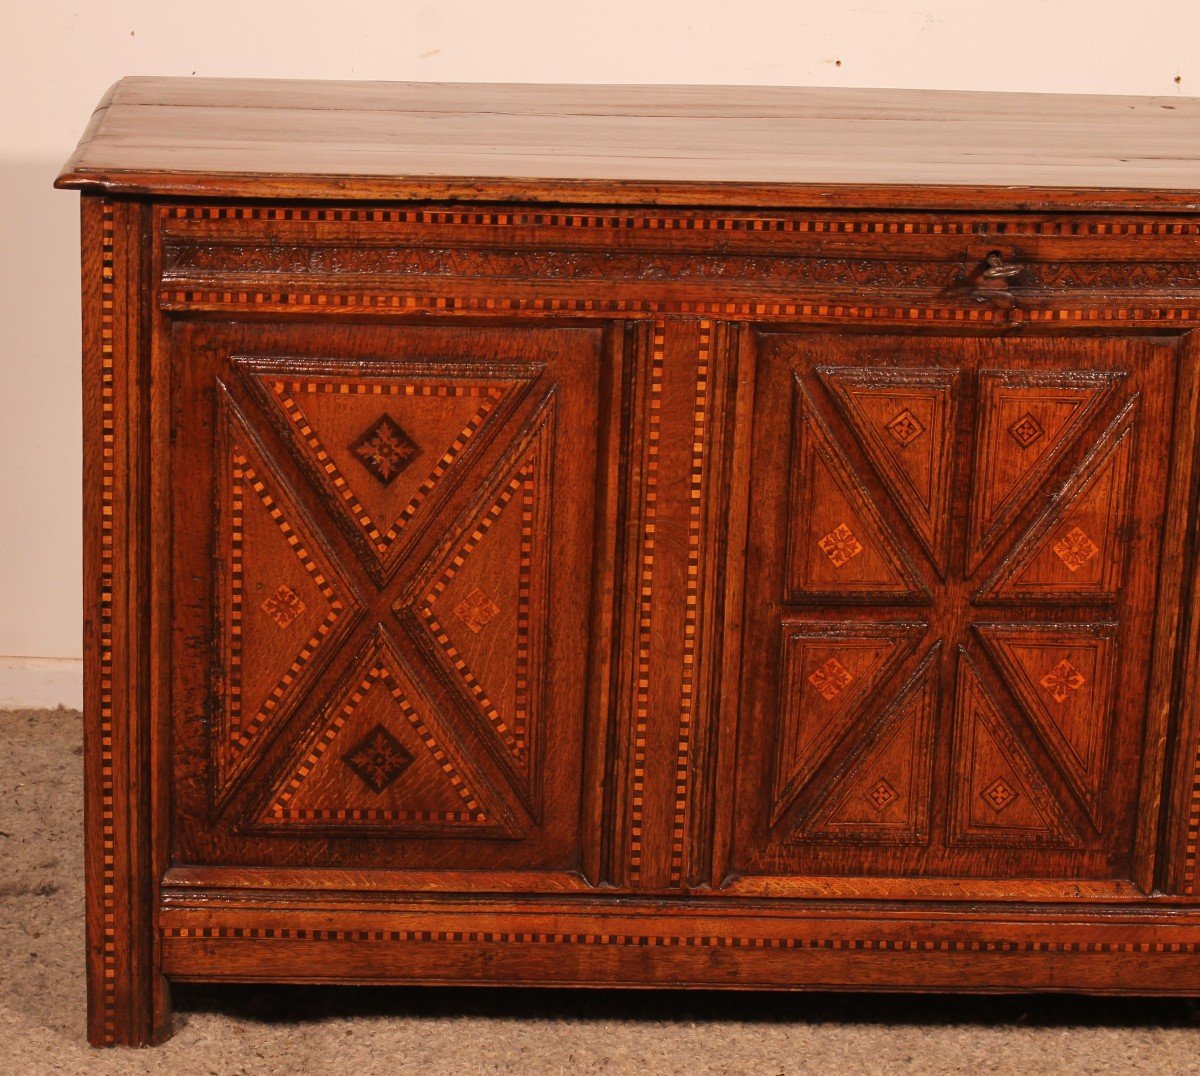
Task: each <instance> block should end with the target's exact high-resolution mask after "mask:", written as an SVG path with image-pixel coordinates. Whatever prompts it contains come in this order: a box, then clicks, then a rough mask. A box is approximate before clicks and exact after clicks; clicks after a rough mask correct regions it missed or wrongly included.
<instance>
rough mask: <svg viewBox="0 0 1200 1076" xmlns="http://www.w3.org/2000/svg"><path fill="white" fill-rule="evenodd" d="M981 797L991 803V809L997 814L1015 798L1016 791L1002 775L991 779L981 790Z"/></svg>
mask: <svg viewBox="0 0 1200 1076" xmlns="http://www.w3.org/2000/svg"><path fill="white" fill-rule="evenodd" d="M983 798H984V799H985V800H986V801H987V802H988V803H990V804H991V805H992V809H993V810H995V812H996V813H997V814H999V813H1000V812H1001V811H1003V810H1004V808H1005V807H1007V806H1009V805H1010V804H1011V803H1012V802H1013V801H1014V800H1015V799H1016V798H1017V793H1016V791H1015V790H1014V789H1013V787H1012V785H1010V784H1009V783H1008V782H1007V781H1005V780H1004V778H1003V777H1001V778H998V779H997V780H995V781H993V782H992V783H991V784H990V785H988V787H987V788H985V789H984V790H983Z"/></svg>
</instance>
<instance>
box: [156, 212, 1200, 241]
mask: <svg viewBox="0 0 1200 1076" xmlns="http://www.w3.org/2000/svg"><path fill="white" fill-rule="evenodd" d="M161 212H162V215H163V218H164V219H166V220H175V221H222V220H241V221H245V220H254V221H297V222H302V223H320V222H327V223H347V224H349V223H379V224H426V225H433V226H437V227H454V226H460V227H498V228H505V227H516V228H529V227H534V228H539V227H540V228H582V229H599V230H619V231H666V232H676V231H688V232H693V231H704V232H709V231H716V232H750V233H778V232H798V233H805V232H811V233H815V234H817V235H921V236H927V235H947V236H957V235H962V236H972V237H977V236H979V235H980V234H985V235H993V236H1001V235H1037V236H1159V237H1161V236H1187V235H1200V223H1191V222H1187V221H1180V220H1167V221H1161V220H1156V221H1126V220H1111V219H1100V220H1095V219H1089V218H1085V219H1082V220H1081V219H1079V218H1071V219H1069V220H1001V219H997V218H988V217H975V218H967V219H960V220H946V219H944V218H940V219H929V220H901V219H895V220H878V219H876V220H872V219H870V218H866V219H849V218H843V219H838V218H830V219H822V218H814V217H804V216H787V217H769V216H755V215H753V214H748V215H746V216H722V215H720V214H719V213H717V214H705V215H701V214H696V215H692V214H688V213H675V214H658V213H594V212H593V213H586V212H584V213H580V212H570V211H567V212H554V211H538V210H531V211H525V210H516V211H503V210H472V209H447V210H429V209H372V208H365V207H364V208H353V209H352V208H304V207H282V206H193V205H187V206H163V207H162V209H161Z"/></svg>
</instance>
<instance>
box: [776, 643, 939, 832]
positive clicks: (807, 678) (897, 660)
mask: <svg viewBox="0 0 1200 1076" xmlns="http://www.w3.org/2000/svg"><path fill="white" fill-rule="evenodd" d="M928 627H929V625H928V624H925V623H923V622H914V623H901V622H887V623H863V624H855V625H853V626H845V625H843V626H833V625H829V624H821V623H811V622H810V623H795V622H787V623H785V624H784V625H783V641H782V648H783V654H782V660H783V684H782V690H781V697H782V705H781V712H780V725H779V734H778V737H777V739H776V744H775V752H776V754H775V764H774V780H773V782H772V784H773V788H774V792H773V797H772V798H773V802H774V806H773V808H772V812H771V820H772V824H774V823H775V822H777V821H778V820H779V818H780V817H781V816H782V815H783V813H784V812H785V811H787V809H788V808H789V807H790V806H791V804H792V803H793V802H794V801H795V799H796V796H797V795H798V794H799V793H800V792H801V791H802V790H803V789H804V787H805V785H806V784H807V783H808V780H809V778H811V777H812V775H813V774H814V773H815V772H816V770H817V769H818V768H820V767H821V765H822V764H823V763H824V762H825V761H826V760H827V759H828V758H829V756H830V753H831V752H832V751H834V750H835V749H836V748H837V746H838V744H839V743H840V742H841V741H842V739H843V737H844V736H845V735H846V733H847V732H848V730H849V729H850V728H851V726H852V725H853V724H854V723H855V722H856V721H857V719H858V718H859V715H860V714H861V713H862V712H863V710H864V709H865V708H866V707H867V706H868V705H869V704H872V703H876V702H877V701H878V694H877V689H878V688H879V687H880V686H881V685H882V684H885V683H886V682H887V681H888V679H889V678H890V677H891V674H892V673H893V671H894V670H895V669H897V668H898V667H899V666H900V665H901V664H902V663H903V661H904V660H905V659H906V658H907V657H908V656H909V655H910V654H911V653H912V651H913V650H914V648H915V647H916V645H917V643H918V642H919V641H920V639H921V637H922V636H923V635H924V634H925V632H926V631H927V630H928ZM868 720H869V719H868Z"/></svg>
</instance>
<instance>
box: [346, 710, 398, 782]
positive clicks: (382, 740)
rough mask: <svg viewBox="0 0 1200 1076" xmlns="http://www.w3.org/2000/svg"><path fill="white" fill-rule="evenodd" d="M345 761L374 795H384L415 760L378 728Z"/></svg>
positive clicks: (391, 736) (382, 729)
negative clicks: (384, 791)
mask: <svg viewBox="0 0 1200 1076" xmlns="http://www.w3.org/2000/svg"><path fill="white" fill-rule="evenodd" d="M342 761H343V762H345V763H346V765H347V766H349V767H350V769H351V770H353V771H354V773H355V774H356V775H357V776H358V777H359V778H360V779H361V780H362V782H363V784H365V785H366V786H367V787H368V788H369V789H370V790H371V791H372V792H382V791H383V790H384V789H385V788H387V786H388V785H390V784H391V783H392V782H393V781H395V780H396V778H397V777H399V776H400V775H401V774H402V773H403V772H404V771H405V770H407V769H408V767H409V766H411V765H412V761H413V757H412V755H410V754H409V753H408V752H407V751H406V750H405V749H404V746H403V745H402V744H401V743H400V741H399V740H397V739H396V737H395V736H393V735H392V734H391V733H390V732H388V730H387V729H385V728H384V727H383V726H382V725H376V726H375V727H374V728H373V729H371V731H370V732H368V733H367V734H366V736H364V737H363V738H362V739H361V740H359V742H358V743H357V744H356V745H355V746H354V747H352V748H351V749H350V750H349V751H347V752H346V754H344V755H343V756H342Z"/></svg>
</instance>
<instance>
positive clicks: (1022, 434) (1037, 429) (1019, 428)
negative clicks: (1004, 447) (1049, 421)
mask: <svg viewBox="0 0 1200 1076" xmlns="http://www.w3.org/2000/svg"><path fill="white" fill-rule="evenodd" d="M1008 432H1009V436H1011V437H1012V439H1013V440H1014V441H1016V442H1017V444H1019V445H1020V446H1021V447H1022V448H1028V447H1029V446H1030V445H1035V444H1037V442H1038V441H1040V440H1041V439H1042V438H1043V437H1045V436H1046V431H1045V429H1043V428H1042V424H1041V423H1040V422H1038V420H1037V419H1036V418H1034V417H1033V416H1032V415H1031V414H1030V413H1029V412H1028V411H1026V412H1025V414H1023V415H1022V416H1021V417H1020V418H1019V419H1017V421H1016V422H1014V423H1013V424H1012V425H1011V426H1009V428H1008Z"/></svg>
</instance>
